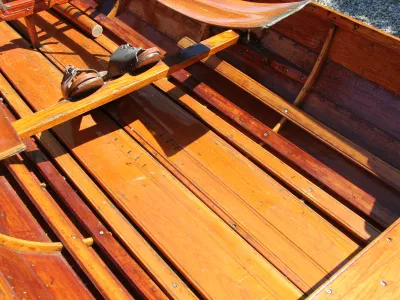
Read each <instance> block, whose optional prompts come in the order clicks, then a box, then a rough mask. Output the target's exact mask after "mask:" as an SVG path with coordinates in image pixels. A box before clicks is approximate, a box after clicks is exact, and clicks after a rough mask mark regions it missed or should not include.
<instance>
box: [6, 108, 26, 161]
mask: <svg viewBox="0 0 400 300" xmlns="http://www.w3.org/2000/svg"><path fill="white" fill-rule="evenodd" d="M0 131H1V135H0V160H1V159H5V158H7V157H10V156H13V155H15V154H17V153H20V152H22V151H24V150H25V145H24V143H23V142H22V141H21V139H20V138H19V137H18V134H17V132H16V131H15V129H14V128H13V126H12V124H11V122H10V121H9V120H8V117H7V116H6V115H5V113H4V111H3V110H2V109H0Z"/></svg>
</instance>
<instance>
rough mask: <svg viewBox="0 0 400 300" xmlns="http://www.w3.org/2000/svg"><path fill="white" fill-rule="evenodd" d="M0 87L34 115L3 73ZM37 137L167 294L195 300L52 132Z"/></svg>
mask: <svg viewBox="0 0 400 300" xmlns="http://www.w3.org/2000/svg"><path fill="white" fill-rule="evenodd" d="M0 90H1V91H2V92H3V94H4V95H6V96H7V97H6V99H7V101H8V103H9V104H10V105H11V107H12V108H13V110H14V111H15V112H16V113H17V114H18V115H19V116H20V117H25V116H29V115H31V114H32V111H31V109H30V108H29V107H28V106H27V105H26V104H25V102H24V101H23V100H22V99H21V98H20V96H19V95H18V94H17V93H16V92H15V90H14V89H13V88H12V87H11V86H10V84H9V83H8V82H7V80H6V79H5V78H4V76H2V75H1V74H0ZM35 137H36V139H37V141H38V142H39V143H40V144H41V146H43V147H44V148H45V149H46V150H47V151H48V152H49V153H50V154H51V156H52V158H53V159H54V160H55V162H56V163H57V164H58V166H59V167H60V168H61V169H62V170H63V171H64V172H65V173H66V175H67V176H68V178H69V179H70V180H71V182H73V183H74V185H75V186H76V187H77V188H78V189H79V191H80V192H81V193H82V194H83V195H84V196H85V198H86V199H87V200H88V201H89V203H90V204H91V205H92V207H93V208H94V209H96V211H97V212H98V213H99V214H100V215H101V216H102V218H103V219H104V220H105V221H106V222H107V224H108V225H109V226H110V227H111V229H112V231H113V232H114V234H115V235H117V236H118V237H119V238H120V239H121V241H122V242H123V243H124V244H125V245H126V247H127V248H128V249H129V251H130V252H131V253H132V255H134V256H135V257H136V258H137V259H138V261H140V262H141V264H142V265H143V266H144V268H145V269H146V270H147V271H148V272H149V274H151V275H152V277H153V278H154V279H155V281H156V282H157V283H158V284H159V285H160V286H161V287H162V289H163V290H164V291H165V292H166V293H167V295H169V296H170V297H171V298H174V299H196V297H195V296H194V295H193V293H192V292H191V291H190V289H189V288H188V287H187V286H186V284H185V283H184V282H183V281H182V280H181V279H180V278H179V276H177V275H176V274H175V273H174V272H173V271H172V270H171V268H170V267H169V266H168V264H167V263H166V262H164V260H163V259H162V258H161V257H160V256H159V255H158V254H157V252H156V251H154V249H152V248H151V246H150V245H149V244H148V243H147V242H146V240H145V239H144V238H143V237H142V236H141V235H140V233H139V232H137V231H136V229H135V228H134V227H132V225H131V224H130V223H129V221H128V220H127V219H126V218H125V217H124V216H123V215H122V214H121V213H120V212H119V211H118V209H117V208H116V207H115V205H114V204H113V203H112V202H111V201H110V200H109V199H108V198H107V196H106V195H104V193H103V192H102V191H101V190H100V189H99V188H98V186H97V185H96V184H95V183H94V182H93V180H92V179H91V178H90V177H89V176H88V175H87V174H86V172H85V171H84V170H83V169H82V168H81V166H80V165H79V164H78V163H77V162H76V161H75V160H74V158H72V156H71V155H70V154H69V153H68V152H67V151H66V150H65V149H64V148H63V147H62V146H61V144H60V143H59V142H58V141H57V140H56V139H55V138H54V137H53V135H52V134H51V133H50V132H48V131H45V132H42V133H40V134H37V135H36V136H35ZM173 282H174V283H176V286H173V285H172V283H173Z"/></svg>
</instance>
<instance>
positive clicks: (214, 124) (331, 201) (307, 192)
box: [155, 71, 379, 242]
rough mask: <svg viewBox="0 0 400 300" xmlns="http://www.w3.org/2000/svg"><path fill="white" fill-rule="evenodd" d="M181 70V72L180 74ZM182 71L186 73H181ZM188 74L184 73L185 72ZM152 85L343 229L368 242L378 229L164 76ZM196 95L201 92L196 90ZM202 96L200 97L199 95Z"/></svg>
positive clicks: (199, 87) (199, 86) (377, 232)
mask: <svg viewBox="0 0 400 300" xmlns="http://www.w3.org/2000/svg"><path fill="white" fill-rule="evenodd" d="M184 72H185V71H182V72H181V73H183V74H184ZM184 75H186V74H184ZM187 75H188V74H187ZM155 85H156V86H157V87H158V88H159V89H161V90H162V91H164V92H166V93H168V95H170V96H171V97H172V98H173V99H174V100H175V101H176V102H177V103H179V104H181V105H184V106H185V107H187V108H188V109H189V110H191V111H192V112H194V113H195V114H196V116H198V117H199V118H201V120H202V121H203V122H205V123H207V124H208V125H209V126H210V127H211V128H213V129H214V130H215V131H216V132H218V133H219V134H221V135H222V136H224V137H225V138H226V139H227V140H229V141H231V142H232V143H233V144H234V145H235V146H237V147H238V148H239V149H241V150H242V151H244V152H245V153H247V154H248V155H250V156H251V157H252V158H253V159H255V160H256V161H257V162H258V163H260V164H261V165H262V166H264V167H265V168H267V169H268V170H269V171H271V172H272V173H273V174H275V175H277V176H278V177H279V178H280V179H282V180H283V181H284V182H286V183H287V184H288V185H289V186H291V187H292V188H294V189H295V190H296V191H297V192H299V193H300V194H301V195H302V196H303V197H304V198H305V199H307V200H308V201H310V203H312V204H313V205H315V206H317V207H318V208H319V209H321V210H322V211H324V212H325V213H326V214H328V215H329V216H330V217H331V218H332V219H334V220H335V221H337V222H339V223H340V224H341V225H342V226H344V227H345V228H346V229H347V230H349V231H350V232H352V233H353V234H354V235H356V236H357V237H359V238H360V239H362V240H364V241H365V242H368V241H370V240H372V239H374V238H375V237H377V236H378V235H379V231H378V230H377V229H376V228H374V226H372V225H371V224H370V223H368V222H367V221H365V220H364V219H363V218H361V217H360V216H358V215H357V214H356V213H354V212H353V211H351V210H350V209H349V208H347V207H346V206H344V205H343V204H341V203H340V202H339V201H337V200H336V199H335V198H333V197H332V196H330V195H329V194H328V193H326V192H325V191H324V190H323V189H321V188H320V187H318V186H317V185H315V184H314V183H313V182H311V181H310V180H308V179H307V178H305V177H304V176H302V175H301V174H299V173H298V172H296V171H295V170H294V169H292V168H291V167H290V166H288V165H287V164H285V163H284V162H282V161H281V160H279V159H278V158H277V157H276V156H274V155H273V154H272V153H270V152H269V151H267V150H265V149H264V148H263V147H261V146H260V145H258V144H257V143H256V142H254V141H253V140H251V139H250V138H248V137H247V136H246V135H244V134H243V133H241V132H240V131H239V130H237V129H235V128H234V127H233V126H231V125H230V124H229V123H227V122H225V121H224V120H223V119H221V118H220V117H218V116H217V115H216V114H214V113H213V112H212V111H210V110H208V109H207V108H206V107H205V106H203V105H201V104H200V103H198V102H197V101H196V100H195V99H193V98H192V97H190V96H189V95H188V94H185V93H183V92H182V91H180V90H179V89H177V88H176V86H175V85H173V84H172V83H171V82H169V81H168V80H167V79H161V80H159V81H157V82H155ZM201 88H203V89H204V90H205V91H207V90H208V91H209V94H208V97H213V95H212V92H211V91H210V90H209V89H207V87H206V86H205V85H203V84H200V85H198V87H197V88H196V90H199V89H201ZM197 95H201V94H200V93H197ZM202 99H204V97H202Z"/></svg>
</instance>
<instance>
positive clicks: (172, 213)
mask: <svg viewBox="0 0 400 300" xmlns="http://www.w3.org/2000/svg"><path fill="white" fill-rule="evenodd" d="M20 49H21V48H20ZM15 50H17V49H15ZM21 50H22V51H26V50H24V49H21ZM13 52H14V51H13ZM8 53H11V52H8ZM14 53H15V52H14ZM15 54H16V53H15ZM25 54H28V52H25ZM31 54H33V53H31ZM34 55H35V56H36V54H34ZM38 60H41V61H43V60H45V58H43V57H42V58H40V56H38V57H36V59H35V61H38ZM40 63H42V62H39V64H40ZM46 63H48V62H46ZM47 68H50V67H47ZM45 69H46V68H45ZM12 74H13V72H12V70H11V69H9V70H8V72H7V75H8V76H12V77H13V76H16V74H14V75H12ZM18 76H20V75H18ZM29 76H31V74H29ZM60 76H61V74H59V75H58V77H60ZM44 80H46V81H47V83H46V81H42V83H43V84H46V87H47V88H48V89H49V90H48V91H49V93H46V94H42V95H41V97H40V99H38V98H34V97H31V96H29V94H30V93H31V91H32V89H33V90H35V89H37V88H35V87H34V86H26V85H25V87H22V86H21V89H20V92H21V94H23V95H25V96H27V99H29V102H30V104H31V105H32V106H33V107H34V108H36V109H40V107H41V106H40V105H43V106H44V105H51V102H52V101H54V98H52V97H51V95H49V94H57V93H60V91H59V90H58V88H57V89H54V88H53V87H52V84H51V80H53V78H51V77H45V78H44ZM36 93H37V91H36ZM36 93H34V94H36ZM43 106H42V107H43ZM77 122H78V123H77ZM77 126H78V127H77ZM93 129H95V131H93ZM71 130H72V131H71ZM77 130H78V131H77ZM54 131H55V132H56V133H57V134H58V136H59V137H60V138H61V139H62V140H63V141H64V142H65V144H66V145H67V146H68V147H69V148H70V149H72V151H73V153H74V155H75V156H76V157H77V158H78V159H79V160H80V162H81V164H82V165H83V166H85V167H86V168H87V170H89V171H90V173H91V175H92V176H93V177H94V178H95V179H96V180H98V181H99V183H100V184H101V185H102V187H103V188H104V189H105V190H106V191H107V192H108V193H109V194H110V195H111V196H112V197H113V199H114V201H115V203H116V204H117V205H118V206H119V207H121V208H122V209H124V211H125V213H126V214H127V215H128V216H129V218H130V219H131V220H132V221H134V222H135V223H136V224H137V225H138V226H139V228H141V230H143V231H144V232H145V233H146V235H147V236H148V237H149V238H150V239H151V240H152V242H154V243H155V244H156V245H157V246H158V247H159V249H160V250H161V251H162V252H163V254H165V255H166V256H167V257H168V258H169V259H170V261H171V262H172V263H173V264H174V265H175V266H176V267H177V268H178V269H179V271H181V272H182V274H184V275H185V277H186V278H187V279H188V280H189V282H191V283H192V284H193V285H194V286H195V287H196V289H197V290H198V291H200V292H201V294H203V295H208V294H212V295H214V296H215V297H218V295H220V296H222V295H223V296H226V297H234V298H237V297H246V295H250V297H253V296H254V297H258V296H266V295H271V296H274V297H276V296H278V295H282V296H283V297H286V298H292V297H295V298H297V297H299V296H300V295H301V293H300V292H299V291H298V290H297V289H296V288H294V286H293V285H291V284H290V283H289V282H288V281H287V280H286V279H284V278H283V276H282V275H281V274H280V273H279V272H277V271H276V270H275V269H274V268H273V267H272V266H271V265H270V264H269V263H267V262H266V261H265V260H264V259H263V258H262V257H261V256H260V255H259V254H258V253H256V252H255V251H254V250H253V249H252V248H251V247H250V246H249V245H248V244H247V243H246V242H244V241H243V240H242V239H241V238H240V237H238V236H237V235H236V234H235V233H234V232H233V231H232V230H231V229H230V228H229V227H228V226H226V225H225V224H224V223H223V222H222V221H221V220H220V219H218V218H217V217H216V216H215V215H214V214H213V213H212V212H211V211H210V210H209V209H208V208H207V207H206V206H205V205H204V204H202V203H201V201H199V200H198V199H197V198H195V197H194V196H193V195H192V194H191V193H189V192H188V191H187V189H185V188H184V187H183V186H182V185H181V184H180V183H179V182H177V181H176V180H175V179H174V178H173V177H172V176H171V175H170V174H169V173H168V172H166V171H165V170H164V169H162V168H161V166H160V165H159V164H157V163H156V162H155V161H154V160H153V159H152V158H151V157H150V156H149V155H148V154H147V153H146V152H145V151H143V149H142V148H140V146H139V145H137V144H136V143H135V142H134V141H133V140H132V139H131V138H130V137H129V136H128V135H126V134H125V133H124V132H123V131H122V130H120V129H118V127H117V126H116V125H115V123H113V122H112V121H111V120H109V119H107V118H106V117H105V116H104V115H103V114H102V113H101V112H100V111H97V112H94V113H93V114H92V115H87V116H85V117H83V118H81V120H78V119H75V120H73V121H71V122H68V123H64V124H62V125H60V126H58V127H57V128H54ZM72 132H73V134H72V135H71V133H72ZM93 134H95V136H96V138H94V136H93ZM90 149H92V150H90ZM93 149H96V153H94V152H93ZM130 151H131V152H130ZM128 152H129V153H128ZM136 156H139V157H140V158H139V159H136V160H135V157H136ZM99 159H101V162H102V163H99ZM112 170H115V171H116V173H115V172H113V171H112ZM142 177H145V179H143V180H141V178H142ZM143 199H146V200H148V199H150V201H143ZM183 199H184V201H183ZM171 232H173V233H174V234H173V235H171ZM211 233H212V234H211ZM182 244H183V245H185V247H182ZM193 245H195V247H193ZM227 249H229V251H227ZM193 256H196V257H197V258H198V259H196V260H193ZM199 264H200V265H199ZM215 264H217V267H216V266H215ZM202 270H204V271H202ZM246 274H249V275H250V276H247V275H246ZM245 276H246V278H245V279H244V280H243V281H241V284H240V286H241V288H240V289H238V286H237V282H238V281H239V280H241V279H243V278H244V277H245ZM215 278H218V280H217V281H216V280H215ZM265 278H268V280H269V281H268V284H267V283H266V282H265V281H264V279H265Z"/></svg>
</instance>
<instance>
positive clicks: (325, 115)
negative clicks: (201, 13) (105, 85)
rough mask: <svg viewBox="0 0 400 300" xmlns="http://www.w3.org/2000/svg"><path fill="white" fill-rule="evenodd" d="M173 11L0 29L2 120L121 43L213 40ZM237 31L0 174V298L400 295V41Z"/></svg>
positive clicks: (350, 29) (298, 27) (135, 11)
mask: <svg viewBox="0 0 400 300" xmlns="http://www.w3.org/2000/svg"><path fill="white" fill-rule="evenodd" d="M235 1H236V0H235ZM4 2H6V1H4ZM163 2H165V3H164V4H163ZM167 2H169V1H167V0H165V1H164V0H163V1H156V0H113V1H104V2H102V3H100V2H99V3H98V2H95V0H71V1H69V3H67V2H62V1H59V2H57V3H59V4H58V5H55V6H53V7H52V8H51V9H49V10H43V11H40V12H38V13H37V14H34V15H32V16H29V17H26V18H19V19H16V20H10V21H7V22H0V98H1V99H2V102H1V103H0V106H1V107H0V108H1V113H4V114H6V115H7V118H8V119H9V120H12V121H15V120H19V119H21V118H25V117H29V116H30V115H32V114H33V113H34V112H36V111H40V110H42V109H45V108H48V107H51V106H52V105H56V104H57V103H58V102H59V101H60V99H62V96H61V91H60V81H61V78H62V75H63V71H64V69H65V68H66V66H67V65H71V64H72V65H74V66H76V67H78V68H82V69H87V68H90V69H96V70H104V69H106V68H107V64H108V60H109V58H110V55H111V54H112V53H113V52H114V51H115V49H117V47H118V46H119V45H122V44H125V43H129V44H130V45H134V46H137V47H143V48H150V47H154V46H156V47H158V48H159V49H160V50H161V51H162V52H163V53H172V52H176V51H178V50H179V49H180V48H186V47H188V46H190V45H192V44H193V43H195V42H200V41H202V40H205V39H207V38H209V37H211V36H213V35H215V34H218V33H221V32H223V31H225V30H226V28H221V27H218V26H212V25H208V24H206V23H202V22H200V21H198V20H195V19H193V18H190V17H188V16H186V15H184V14H181V13H179V12H177V11H175V10H173V9H171V8H170V7H168V6H167V5H165V4H166V3H167ZM178 2H179V1H178ZM198 2H207V1H198ZM225 2H229V1H222V3H225ZM236 2H240V1H236ZM253 2H259V3H267V2H273V1H253ZM274 2H276V1H274ZM281 2H289V1H281ZM0 9H1V8H0ZM85 26H86V27H85ZM93 26H97V27H96V30H95V31H93V30H92V29H93V28H94V27H93ZM88 27H90V30H88ZM85 28H86V29H85ZM99 28H100V29H101V32H100V31H99ZM235 31H236V32H237V33H239V35H240V39H239V41H238V42H237V43H236V44H235V45H233V46H230V47H229V48H227V49H225V50H223V51H221V52H219V53H217V54H216V55H213V56H211V57H209V58H205V59H203V60H202V61H201V62H198V63H196V64H194V65H192V66H190V67H187V68H185V69H182V70H179V71H177V72H175V73H173V74H171V75H169V76H168V77H165V78H162V79H160V80H158V81H155V82H154V83H152V84H150V85H148V86H145V87H143V88H141V89H139V90H137V91H135V92H133V93H131V94H129V95H126V96H123V97H121V98H119V99H118V100H116V101H113V102H111V103H109V104H107V105H104V106H101V107H99V108H96V109H95V110H92V111H90V112H88V113H86V114H83V115H81V116H78V117H76V118H74V119H72V120H70V121H67V122H64V123H62V124H60V125H58V126H56V127H53V128H52V129H50V130H47V131H43V132H41V133H37V134H35V135H34V136H33V137H28V138H25V139H24V140H23V142H24V147H25V146H26V150H25V151H24V152H22V153H20V154H18V155H15V156H12V157H9V158H7V159H5V160H3V161H1V162H0V172H1V173H0V195H1V197H0V299H3V298H4V299H75V300H76V299H77V298H78V297H79V299H81V300H83V299H131V298H138V299H305V298H308V297H309V298H310V299H325V298H327V299H345V298H347V299H356V298H360V299H366V298H368V299H383V298H384V297H386V298H387V299H395V298H398V297H399V295H400V286H399V284H398V282H399V280H400V275H399V273H398V272H397V270H396V269H397V268H396V266H398V265H399V262H400V255H399V253H400V247H399V245H400V244H399V243H400V232H399V230H400V227H399V226H400V225H399V221H398V220H399V217H400V171H399V170H400V122H399V115H400V39H399V38H396V37H394V36H390V35H389V34H386V33H384V32H380V31H378V30H376V29H374V28H372V27H369V26H368V25H365V24H363V23H361V22H358V21H356V20H353V19H351V18H349V17H347V16H344V15H341V14H339V13H338V12H335V11H333V10H329V9H328V8H326V7H323V6H321V5H319V4H316V3H310V4H307V6H305V7H304V8H303V9H302V10H300V11H298V12H296V13H294V14H293V15H291V16H289V17H287V18H285V19H283V20H281V21H280V22H278V23H276V24H275V25H273V26H272V27H269V28H255V29H254V28H253V29H251V30H247V29H246V30H245V29H243V30H241V29H235ZM94 32H95V33H94ZM93 35H96V36H97V37H93ZM78 101H79V100H78ZM13 124H17V123H13ZM0 125H1V124H0ZM1 128H4V127H3V126H2V125H1ZM10 135H11V133H10ZM10 139H11V138H10ZM10 143H14V140H11V141H10ZM15 144H16V146H15V147H19V146H20V145H19V144H18V142H15ZM1 146H2V145H1Z"/></svg>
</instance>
